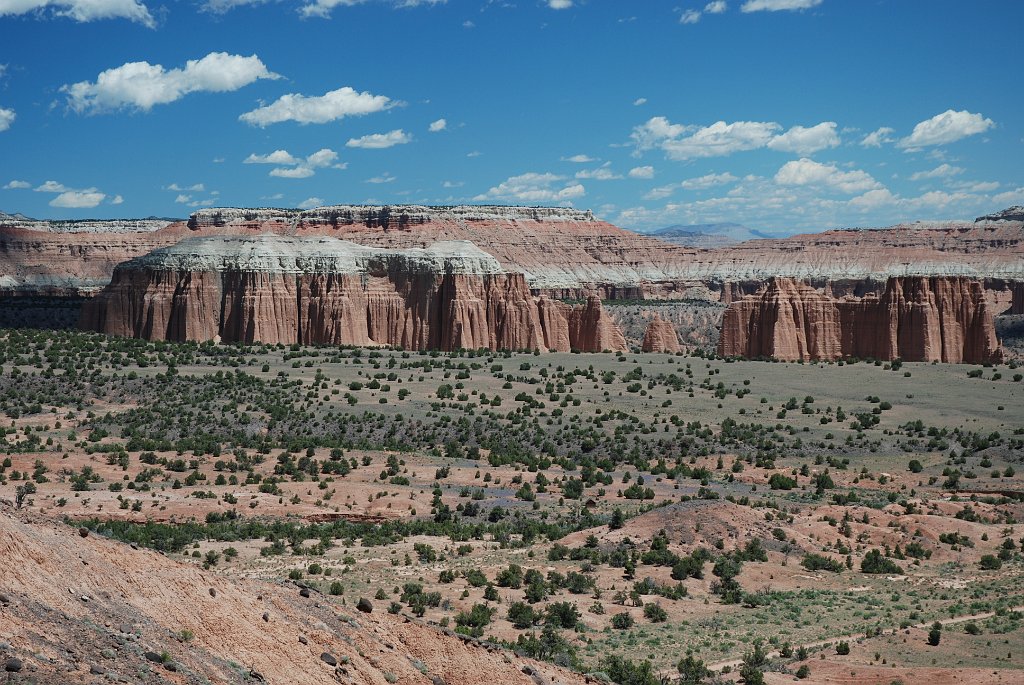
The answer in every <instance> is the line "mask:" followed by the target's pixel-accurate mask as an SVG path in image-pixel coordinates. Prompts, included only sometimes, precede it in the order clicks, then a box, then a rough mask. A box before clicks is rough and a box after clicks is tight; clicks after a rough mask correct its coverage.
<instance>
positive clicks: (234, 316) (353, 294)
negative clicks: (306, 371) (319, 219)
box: [80, 235, 626, 352]
mask: <svg viewBox="0 0 1024 685" xmlns="http://www.w3.org/2000/svg"><path fill="white" fill-rule="evenodd" d="M80 327H81V328H83V329H86V330H94V331H99V332H102V333H107V334H111V335H119V336H128V337H139V338H146V339H149V340H176V341H184V340H194V341H202V340H214V339H219V340H222V341H224V342H253V341H259V342H264V343H301V344H317V343H324V344H336V345H389V346H401V347H405V348H407V349H442V350H451V349H457V348H488V349H541V350H559V351H569V350H580V351H585V352H598V351H602V350H606V349H607V350H621V349H626V344H625V340H624V339H623V337H622V334H621V333H620V332H619V331H618V329H617V328H616V327H615V325H614V324H613V323H612V321H611V320H610V319H609V318H608V316H607V315H606V314H605V312H604V309H603V308H602V306H601V301H600V299H599V298H597V297H591V298H588V300H587V301H586V303H585V304H580V305H569V304H566V303H563V302H558V301H553V300H549V299H547V298H545V297H535V296H533V295H532V294H531V293H530V290H529V288H528V287H527V283H526V279H525V277H524V275H523V274H521V273H514V272H508V271H506V270H505V269H503V268H502V267H501V265H500V264H499V263H498V262H497V260H495V259H494V258H493V257H492V256H491V255H489V254H487V253H485V252H483V251H482V250H480V249H479V248H477V247H476V246H474V245H472V244H471V243H467V242H463V241H455V242H444V243H437V244H434V245H431V246H430V247H428V248H422V249H421V248H413V249H407V250H382V249H376V248H369V247H364V246H360V245H356V244H354V243H350V242H347V241H342V240H338V239H335V238H324V237H285V236H275V235H259V236H217V237H202V238H190V239H186V240H183V241H181V242H179V243H177V244H175V245H173V246H170V247H166V248H160V249H157V250H154V251H153V252H151V253H150V254H148V255H145V256H143V257H139V258H136V259H133V260H130V261H128V262H125V263H124V264H121V265H119V266H118V267H117V268H116V269H115V270H114V275H113V278H112V280H111V283H110V284H109V285H108V286H107V287H106V288H104V289H103V291H102V292H100V293H99V295H97V296H96V297H95V298H93V299H92V300H90V301H89V302H87V303H86V305H85V307H84V309H83V312H82V317H81V320H80Z"/></svg>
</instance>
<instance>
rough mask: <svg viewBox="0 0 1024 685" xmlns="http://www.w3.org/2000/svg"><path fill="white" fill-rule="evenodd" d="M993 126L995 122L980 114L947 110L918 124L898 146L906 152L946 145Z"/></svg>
mask: <svg viewBox="0 0 1024 685" xmlns="http://www.w3.org/2000/svg"><path fill="white" fill-rule="evenodd" d="M993 126H995V122H993V121H992V120H991V119H986V118H985V117H984V116H982V115H981V114H974V113H972V112H968V111H967V110H961V111H958V112H957V111H953V110H951V109H947V110H946V111H945V112H943V113H942V114H936V115H935V116H933V117H932V118H931V119H926V120H925V121H922V122H921V123H919V124H918V125H917V126H915V127H914V130H913V132H912V133H911V134H910V135H909V136H907V137H906V138H903V139H901V140H900V142H899V143H898V145H899V147H901V148H905V149H907V150H918V149H920V148H922V147H926V146H929V145H946V144H948V143H953V142H956V141H958V140H960V139H962V138H966V137H968V136H973V135H976V134H978V133H984V132H985V131H987V130H989V129H990V128H992V127H993Z"/></svg>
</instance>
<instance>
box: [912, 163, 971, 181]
mask: <svg viewBox="0 0 1024 685" xmlns="http://www.w3.org/2000/svg"><path fill="white" fill-rule="evenodd" d="M963 172H964V170H963V169H961V168H960V167H958V166H953V165H951V164H940V165H939V166H937V167H935V168H934V169H932V170H931V171H918V172H916V173H914V174H911V176H910V180H911V181H921V180H924V179H927V178H946V177H947V176H956V175H957V174H962V173H963Z"/></svg>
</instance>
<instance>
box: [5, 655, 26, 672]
mask: <svg viewBox="0 0 1024 685" xmlns="http://www.w3.org/2000/svg"><path fill="white" fill-rule="evenodd" d="M24 667H25V665H24V664H22V663H21V659H16V658H14V657H11V658H10V659H8V660H7V662H6V663H5V664H4V670H5V671H7V672H8V673H21V669H23V668H24Z"/></svg>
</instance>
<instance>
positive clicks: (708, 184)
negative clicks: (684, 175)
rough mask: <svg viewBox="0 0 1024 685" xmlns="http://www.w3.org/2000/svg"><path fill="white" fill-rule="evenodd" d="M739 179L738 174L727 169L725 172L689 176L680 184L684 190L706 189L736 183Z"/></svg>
mask: <svg viewBox="0 0 1024 685" xmlns="http://www.w3.org/2000/svg"><path fill="white" fill-rule="evenodd" d="M738 180H739V179H738V178H737V177H736V176H733V175H732V174H730V173H729V172H728V171H727V172H725V173H724V174H706V175H704V176H698V177H697V178H688V179H686V180H685V181H683V182H682V183H680V184H679V185H680V187H681V188H683V189H684V190H706V189H708V188H713V187H714V186H720V185H725V184H728V183H735V182H736V181H738Z"/></svg>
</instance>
